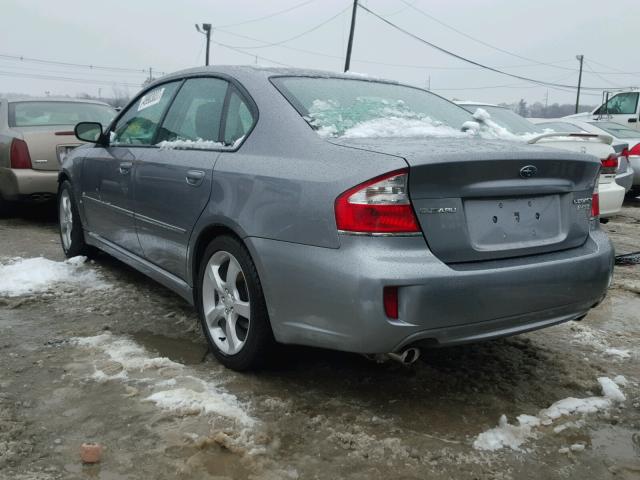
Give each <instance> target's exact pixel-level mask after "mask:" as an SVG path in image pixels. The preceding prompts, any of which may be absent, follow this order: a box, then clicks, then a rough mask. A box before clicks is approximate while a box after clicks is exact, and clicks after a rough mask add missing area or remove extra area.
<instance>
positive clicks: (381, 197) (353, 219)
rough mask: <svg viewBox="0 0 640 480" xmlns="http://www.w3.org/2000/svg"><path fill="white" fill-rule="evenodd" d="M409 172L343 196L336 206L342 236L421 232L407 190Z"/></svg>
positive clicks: (376, 180)
mask: <svg viewBox="0 0 640 480" xmlns="http://www.w3.org/2000/svg"><path fill="white" fill-rule="evenodd" d="M408 177H409V175H408V171H407V169H403V170H396V171H394V172H390V173H387V174H385V175H382V176H380V177H376V178H373V179H371V180H369V181H367V182H365V183H362V184H360V185H357V186H356V187H353V188H352V189H350V190H347V191H346V192H344V193H343V194H341V195H340V196H339V197H338V198H337V199H336V202H335V213H336V224H337V226H338V230H340V231H341V232H352V233H365V234H406V233H416V232H420V227H419V226H418V221H417V220H416V216H415V214H414V213H413V208H412V207H411V202H410V201H409V192H408V188H407V180H408Z"/></svg>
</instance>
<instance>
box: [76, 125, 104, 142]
mask: <svg viewBox="0 0 640 480" xmlns="http://www.w3.org/2000/svg"><path fill="white" fill-rule="evenodd" d="M73 131H74V133H75V134H76V137H77V138H78V140H82V141H83V142H89V143H98V142H99V141H100V138H101V137H102V124H100V123H98V122H80V123H78V124H77V125H76V127H75V128H74V130H73Z"/></svg>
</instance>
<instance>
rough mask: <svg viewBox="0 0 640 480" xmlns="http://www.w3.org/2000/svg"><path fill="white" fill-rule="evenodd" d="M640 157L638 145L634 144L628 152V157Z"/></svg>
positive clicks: (639, 144)
mask: <svg viewBox="0 0 640 480" xmlns="http://www.w3.org/2000/svg"><path fill="white" fill-rule="evenodd" d="M636 155H640V143H638V144H636V145H634V146H633V148H631V149H630V150H629V156H630V157H631V156H636Z"/></svg>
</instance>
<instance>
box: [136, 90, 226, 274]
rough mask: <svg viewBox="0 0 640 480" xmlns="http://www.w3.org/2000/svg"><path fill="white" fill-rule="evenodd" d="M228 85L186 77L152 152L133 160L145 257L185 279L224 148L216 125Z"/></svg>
mask: <svg viewBox="0 0 640 480" xmlns="http://www.w3.org/2000/svg"><path fill="white" fill-rule="evenodd" d="M227 90H228V82H227V81H226V80H222V79H220V78H213V77H203V78H190V79H187V80H186V81H185V83H184V84H183V85H182V87H181V88H180V91H179V92H178V93H177V95H176V97H175V100H174V101H173V103H172V105H171V107H170V108H169V110H168V112H167V114H166V117H165V118H164V120H163V122H162V126H161V128H160V129H159V130H158V134H157V136H156V139H155V140H154V144H155V147H153V148H148V149H145V150H144V151H142V152H140V154H139V156H138V163H137V165H136V171H135V175H134V179H135V180H134V181H135V185H134V191H135V194H134V196H135V207H134V209H135V211H136V228H137V232H138V239H139V241H140V245H141V247H142V250H143V253H144V256H145V258H146V259H147V260H149V261H150V262H152V263H154V264H156V265H158V266H159V267H161V268H163V269H164V270H167V271H168V272H171V273H173V274H174V275H176V276H178V277H180V278H183V279H185V275H186V271H185V269H186V257H187V246H188V243H189V237H190V235H191V231H192V230H193V226H194V225H195V223H196V221H197V219H198V217H199V216H200V214H201V213H202V210H203V209H204V207H205V206H206V205H207V202H208V201H209V195H210V194H211V182H212V172H213V167H214V165H215V162H216V160H217V158H218V156H219V155H220V151H221V150H222V149H223V148H224V147H223V144H222V143H221V142H220V140H221V120H222V115H223V109H224V106H225V98H226V96H227Z"/></svg>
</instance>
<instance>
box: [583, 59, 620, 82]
mask: <svg viewBox="0 0 640 480" xmlns="http://www.w3.org/2000/svg"><path fill="white" fill-rule="evenodd" d="M584 64H585V66H586V67H587V73H592V74H593V75H595V76H596V77H598V78H599V79H600V80H602V81H603V82H607V83H608V84H610V85H611V86H613V87H622V85H620V84H619V83H615V82H612V81H611V80H608V79H606V78H604V77H603V76H602V75H600V74H599V73H597V72H595V71H594V70H593V68H591V65H590V64H589V62H587V61H586V60H585V61H584Z"/></svg>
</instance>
